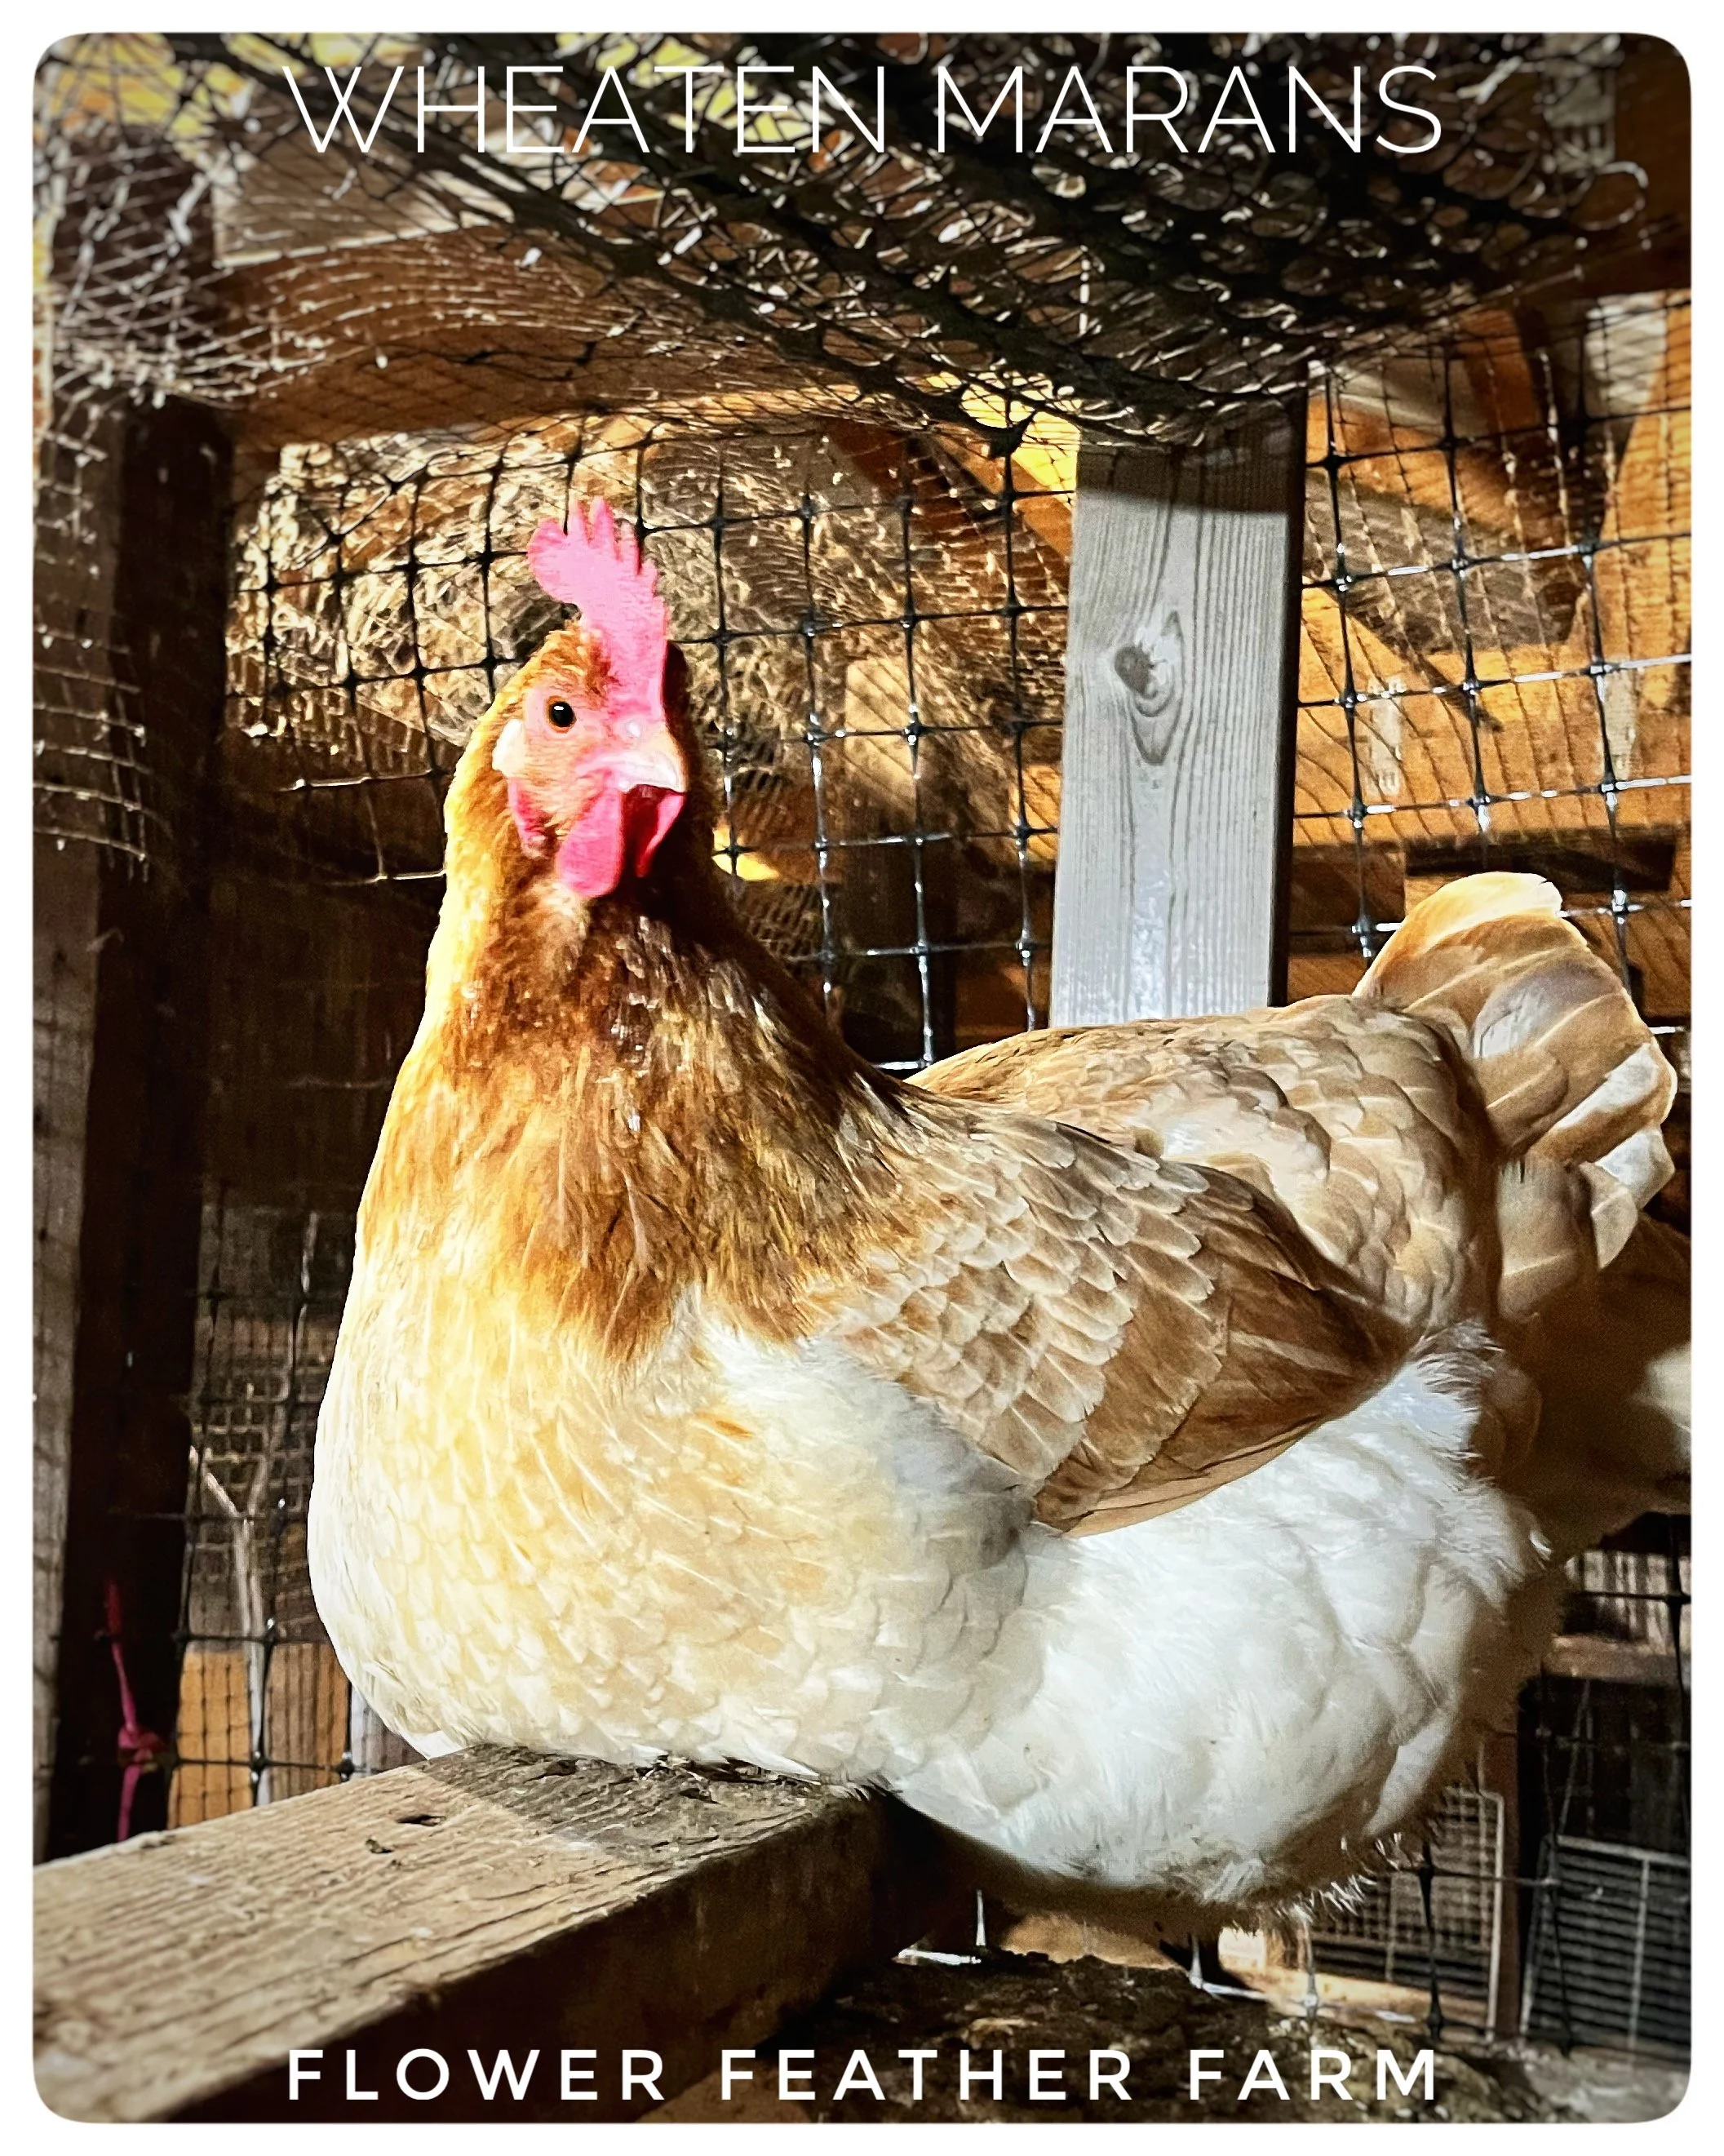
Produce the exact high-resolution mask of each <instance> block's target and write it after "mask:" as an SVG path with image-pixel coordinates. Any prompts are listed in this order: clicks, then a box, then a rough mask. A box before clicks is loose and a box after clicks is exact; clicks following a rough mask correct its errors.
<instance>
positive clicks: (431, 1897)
mask: <svg viewBox="0 0 1724 2156" xmlns="http://www.w3.org/2000/svg"><path fill="white" fill-rule="evenodd" d="M946 1881H947V1874H946V1873H945V1871H944V1870H943V1868H942V1863H941V1861H940V1855H939V1849H938V1844H937V1841H936V1836H935V1834H934V1831H933V1830H932V1829H931V1828H929V1827H928V1826H926V1825H925V1824H924V1823H923V1822H922V1821H921V1820H918V1819H916V1817H915V1815H912V1814H911V1813H908V1812H906V1811H903V1810H902V1809H900V1808H899V1807H898V1806H897V1805H895V1804H892V1803H891V1802H890V1800H887V1799H874V1798H870V1797H866V1796H864V1795H861V1794H858V1793H856V1792H854V1791H848V1790H841V1789H829V1788H826V1787H824V1786H821V1785H819V1784H808V1783H795V1782H784V1781H779V1780H777V1779H773V1778H772V1777H770V1776H765V1775H755V1774H752V1773H747V1772H742V1773H737V1772H732V1771H728V1770H727V1771H725V1772H719V1771H716V1770H711V1771H708V1770H701V1769H696V1768H669V1767H666V1768H656V1769H654V1770H651V1771H649V1772H647V1773H644V1774H637V1773H634V1772H631V1771H629V1770H628V1769H626V1768H618V1767H610V1766H606V1765H604V1764H603V1763H600V1762H598V1761H596V1760H575V1759H547V1758H541V1757H539V1756H537V1755H536V1754H533V1753H526V1752H511V1751H502V1750H497V1749H483V1750H479V1751H475V1752H469V1753H459V1754H456V1755H454V1756H453V1757H451V1758H446V1759H439V1760H435V1761H426V1762H423V1763H420V1764H418V1765H415V1766H412V1767H403V1768H397V1769H396V1770H395V1771H394V1772H393V1773H391V1774H380V1775H377V1776H375V1777H367V1778H365V1779H359V1780H355V1781H351V1782H349V1783H346V1784H344V1785H343V1786H341V1788H339V1789H323V1790H319V1791H316V1793H314V1794H310V1795H308V1796H303V1797H295V1798H291V1799H288V1800H287V1801H285V1803H281V1804H272V1805H269V1806H268V1807H266V1808H265V1809H262V1810H259V1811H254V1812H245V1813H236V1814H234V1815H233V1816H231V1817H229V1818H227V1819H221V1820H210V1821H208V1822H207V1823H205V1824H203V1825H198V1826H192V1827H187V1828H185V1829H183V1830H179V1831H177V1832H174V1833H169V1834H162V1835H148V1836H145V1837H142V1838H141V1839H139V1840H135V1841H131V1842H128V1843H126V1844H124V1845H121V1846H119V1847H115V1848H112V1849H106V1850H100V1851H94V1852H92V1853H90V1854H89V1855H87V1856H79V1857H73V1858H70V1859H68V1860H67V1861H64V1862H62V1863H59V1864H53V1865H49V1866H44V1867H43V1869H42V1870H40V1871H38V1873H37V1875H36V1986H37V2000H36V2028H37V2066H36V2073H37V2086H38V2089H39V2090H40V2091H41V2093H42V2095H43V2097H44V2099H45V2101H46V2102H48V2103H49V2105H50V2106H51V2107H53V2108H54V2110H55V2111H57V2112H60V2113H61V2114H62V2115H63V2116H64V2117H74V2118H80V2119H100V2120H117V2119H163V2118H192V2117H197V2118H218V2117H219V2118H249V2119H259V2118H281V2119H307V2120H309V2119H312V2118H318V2117H324V2118H328V2117H345V2118H362V2119H366V2120H372V2121H374V2120H376V2119H378V2118H387V2117H403V2116H404V2117H417V2118H427V2117H430V2118H463V2117H475V2118H496V2117H499V2116H502V2117H510V2118H544V2117H560V2118H562V2119H565V2120H567V2119H574V2120H578V2121H582V2122H591V2121H592V2120H594V2119H603V2118H623V2117H632V2116H635V2115H637V2114H638V2113H639V2112H642V2111H644V2110H648V2109H650V2108H651V2107H652V2106H653V2104H654V2102H655V2101H659V2102H662V2101H665V2100H668V2099H669V2098H670V2097H672V2096H673V2095H675V2093H676V2092H678V2091H679V2090H680V2089H682V2088H685V2087H689V2086H690V2085H691V2084H692V2083H693V2082H696V2081H698V2080H700V2078H701V2076H703V2075H705V2074H707V2073H709V2072H711V2071H712V2069H713V2068H714V2067H715V2066H716V2065H717V2064H718V2055H719V2051H720V2050H721V2048H722V2047H724V2046H737V2047H741V2046H749V2045H752V2044H754V2043H757V2042H758V2041H759V2040H762V2038H764V2037H765V2036H767V2035H768V2034H770V2032H771V2031H772V2029H773V2028H774V2027H776V2026H777V2024H778V2022H779V2021H780V2020H782V2017H783V2016H784V2015H786V2014H787V2013H789V2012H791V2011H793V2010H797V2009H799V2008H801V2007H803V2006H806V2005H809V2004H810V2003H812V2002H813V2000H814V1999H818V1997H820V1996H821V1995H822V1994H823V1993H824V1992H825V1991H826V1990H827V1989H828V1988H829V1986H830V1984H832V1983H833V1982H834V1980H835V1979H837V1978H839V1976H841V1975H842V1974H844V1973H845V1972H846V1971H848V1970H849V1969H854V1968H857V1967H859V1966H861V1965H862V1964H864V1963H866V1962H868V1961H870V1960H875V1959H878V1958H880V1956H881V1955H883V1954H886V1953H891V1952H892V1951H893V1950H895V1948H899V1947H900V1946H903V1945H905V1944H906V1943H909V1942H910V1941H911V1940H912V1939H914V1938H917V1937H919V1936H921V1934H922V1933H925V1932H926V1930H927V1929H928V1928H929V1926H930V1924H931V1922H936V1921H937V1920H938V1919H940V1918H941V1917H942V1916H944V1915H945V1914H947V1904H948V1902H949V1901H950V1898H951V1894H952V1889H951V1888H950V1887H949V1886H948V1885H947V1883H946ZM624 2046H630V2047H633V2048H634V2050H635V2051H637V2052H642V2051H652V2052H654V2053H656V2054H657V2056H658V2058H659V2062H660V2071H659V2072H658V2074H657V2075H656V2076H655V2077H654V2079H655V2083H656V2095H655V2094H654V2092H653V2091H649V2089H647V2088H646V2087H644V2086H643V2087H637V2088H636V2089H635V2090H634V2092H632V2093H631V2094H630V2095H629V2097H624V2096H623V2092H622V2086H621V2076H620V2071H619V2068H620V2061H621V2054H622V2051H623V2047H624ZM419 2047H424V2048H427V2049H430V2050H434V2051H438V2052H439V2053H440V2054H441V2056H443V2057H444V2058H445V2059H446V2060H447V2061H448V2062H449V2087H448V2090H447V2092H445V2093H444V2095H443V2096H442V2097H439V2099H437V2100H435V2101H433V2102H415V2101H413V2100H412V2099H411V2098H409V2097H407V2096H406V2095H404V2094H403V2092H402V2091H401V2089H400V2088H399V2087H398V2083H397V2076H396V2069H397V2064H398V2061H399V2060H400V2059H401V2058H402V2057H403V2056H404V2055H405V2054H406V2053H407V2052H408V2051H412V2050H414V2049H416V2048H419ZM565 2047H567V2048H571V2049H572V2048H575V2047H588V2048H590V2049H591V2050H593V2051H595V2052H596V2054H597V2056H596V2058H595V2059H592V2060H588V2061H582V2062H581V2063H582V2066H589V2067H592V2068H594V2069H595V2070H596V2079H595V2082H594V2083H593V2084H592V2086H593V2088H594V2091H595V2095H596V2100H595V2101H593V2102H567V2101H564V2100H563V2098H562V2094H561V2085H562V2071H561V2068H562V2061H561V2059H560V2057H559V2053H560V2052H561V2051H562V2049H564V2048H565ZM469 2048H470V2049H471V2050H473V2051H476V2052H477V2053H478V2054H479V2056H480V2061H482V2063H483V2066H484V2067H485V2071H486V2072H487V2073H489V2072H490V2071H492V2068H493V2066H494V2062H495V2055H496V2053H497V2052H498V2051H500V2050H506V2051H511V2054H512V2056H513V2060H514V2062H515V2066H516V2071H519V2070H520V2069H521V2066H522V2065H523V2064H524V2062H525V2060H526V2054H527V2053H528V2052H529V2051H533V2050H535V2049H536V2050H537V2051H538V2052H539V2054H540V2056H539V2060H538V2063H537V2066H536V2068H535V2069H534V2072H533V2075H532V2077H531V2082H529V2084H528V2086H527V2088H526V2094H525V2095H524V2097H522V2098H521V2100H520V2101H519V2102H516V2101H515V2100H514V2099H512V2098H511V2097H510V2096H509V2094H508V2092H507V2084H506V2082H505V2083H504V2084H503V2085H502V2088H501V2093H500V2096H499V2097H498V2099H497V2100H495V2101H494V2102H490V2103H486V2102H484V2101H483V2099H482V2097H481V2096H480V2092H479V2089H478V2087H477V2086H476V2084H475V2076H474V2069H473V2066H472V2064H471V2062H470V2061H469V2057H468V2052H469ZM290 2051H321V2053H322V2056H321V2059H320V2060H314V2061H309V2062H308V2063H310V2064H311V2065H313V2066H316V2067H317V2068H318V2069H319V2071H320V2076H321V2077H320V2079H318V2080H317V2081H316V2082H305V2084H304V2085H303V2086H302V2087H301V2089H300V2095H299V2097H298V2098H297V2100H290V2096H289V2088H288V2071H287V2062H288V2054H289V2052H290ZM350 2051H351V2053H352V2054H353V2067H352V2074H353V2086H354V2087H357V2088H359V2089H374V2090H376V2091H377V2099H376V2101H375V2102H349V2101H348V2100H347V2097H346V2089H347V2087H348V2071H349V2069H348V2061H347V2057H346V2054H347V2053H348V2052H350ZM638 2063H639V2064H642V2065H649V2064H650V2062H649V2061H646V2060H644V2059H642V2060H640V2061H638ZM415 2071H418V2073H419V2074H421V2075H423V2076H424V2079H423V2081H422V2082H421V2086H422V2087H423V2086H425V2085H426V2083H427V2082H428V2081H429V2080H430V2079H431V2078H433V2077H434V2067H432V2066H430V2065H429V2064H428V2062H426V2061H420V2062H419V2065H418V2068H417V2069H413V2068H410V2069H409V2077H410V2078H411V2077H412V2076H413V2073H414V2072H415Z"/></svg>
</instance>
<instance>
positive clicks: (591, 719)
mask: <svg viewBox="0 0 1724 2156" xmlns="http://www.w3.org/2000/svg"><path fill="white" fill-rule="evenodd" d="M528 558H529V560H530V561H531V564H532V568H533V573H534V575H535V576H536V577H537V578H538V580H539V583H541V585H542V586H543V588H544V589H545V590H546V592H548V593H550V594H551V596H552V598H559V599H562V601H564V603H567V604H572V605H576V606H578V607H579V608H580V609H581V619H580V623H579V624H578V626H577V627H576V628H572V629H564V630H561V631H559V632H557V634H554V635H553V636H552V637H551V638H549V639H547V641H546V644H545V646H544V648H543V649H542V650H541V651H540V653H539V654H538V655H537V656H536V658H535V659H534V660H532V661H531V664H530V665H528V666H527V668H526V670H525V671H524V672H523V674H522V675H521V680H520V682H519V684H518V685H517V686H518V689H519V696H518V698H517V699H516V702H517V709H516V714H515V716H512V717H511V718H510V719H509V721H508V722H507V723H506V724H505V726H504V727H503V728H502V731H500V733H499V735H498V737H497V740H496V744H495V748H494V749H493V751H492V755H491V762H492V763H493V765H494V767H495V769H496V770H498V771H499V772H500V773H502V775H503V777H504V778H505V779H506V780H507V782H508V788H509V808H510V813H511V815H512V816H513V817H514V819H515V828H516V832H517V834H519V837H520V840H521V845H522V846H523V847H524V848H525V849H526V851H527V852H528V853H529V854H532V855H550V856H551V857H552V860H554V864H555V868H556V873H557V875H558V876H559V877H560V878H561V880H562V881H563V882H564V883H565V884H566V885H567V886H568V887H569V889H570V890H571V891H573V892H574V893H575V894H576V896H577V897H580V898H583V899H597V898H603V897H605V896H608V894H609V893H610V892H612V891H615V890H616V889H617V888H618V885H620V884H622V883H623V881H624V880H626V879H628V878H629V877H634V878H635V879H637V880H639V878H641V877H643V876H644V875H646V873H647V870H649V867H650V866H651V865H652V860H653V856H654V854H655V853H656V852H657V851H658V850H659V845H660V844H662V843H663V840H664V836H665V834H666V833H667V832H668V831H669V830H670V827H671V825H672V824H674V823H675V821H676V819H677V818H678V816H679V815H680V814H681V813H682V809H683V806H684V803H685V801H686V799H687V798H688V793H689V789H690V783H691V774H690V759H689V756H688V753H687V752H686V751H685V747H683V745H682V743H681V742H680V741H679V740H678V739H677V737H676V734H675V732H674V731H673V730H672V727H671V724H670V719H669V717H668V716H667V714H666V711H665V703H664V670H665V662H666V659H667V656H668V653H669V647H670V633H669V628H668V624H667V621H666V618H665V613H664V601H663V600H662V599H661V598H659V593H658V590H657V580H656V577H655V576H654V570H653V567H652V564H651V563H650V562H644V561H643V560H641V559H640V557H639V553H638V552H637V550H636V547H635V543H634V534H633V532H631V531H618V528H617V526H616V523H615V521H614V520H613V517H612V516H611V512H610V508H609V506H608V504H607V503H605V502H600V503H599V504H598V506H597V507H596V508H595V509H594V510H593V511H592V512H591V513H590V515H589V514H588V513H587V512H585V511H579V510H577V511H576V513H575V515H574V516H573V517H572V519H571V521H570V523H569V526H568V529H567V531H565V530H564V529H563V528H562V526H560V525H557V524H552V523H550V522H548V521H547V522H546V523H544V524H541V526H539V528H538V530H537V531H536V533H535V534H534V535H533V540H532V543H531V547H529V549H528Z"/></svg>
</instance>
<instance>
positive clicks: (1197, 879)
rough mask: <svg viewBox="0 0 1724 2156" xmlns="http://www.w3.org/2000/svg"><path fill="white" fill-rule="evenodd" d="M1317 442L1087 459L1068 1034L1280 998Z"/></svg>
mask: <svg viewBox="0 0 1724 2156" xmlns="http://www.w3.org/2000/svg"><path fill="white" fill-rule="evenodd" d="M1304 439H1305V434H1304V426H1303V415H1302V413H1300V412H1293V413H1289V412H1286V411H1284V410H1282V409H1280V408H1273V409H1271V410H1270V412H1268V413H1266V414H1265V416H1264V417H1262V418H1260V419H1257V420H1255V421H1254V422H1253V423H1250V424H1249V425H1248V426H1247V427H1245V428H1244V429H1241V430H1240V431H1239V432H1238V433H1236V434H1234V435H1232V436H1230V437H1229V439H1225V440H1224V441H1220V442H1218V443H1216V444H1212V445H1208V446H1205V447H1203V448H1202V449H1152V450H1142V449H1130V450H1125V449H1097V448H1090V449H1085V451H1084V452H1083V453H1082V454H1080V458H1079V462H1078V491H1077V500H1076V506H1075V512H1074V519H1073V534H1072V569H1071V612H1070V624H1069V628H1068V631H1067V642H1066V688H1065V698H1066V701H1065V750H1064V774H1065V775H1064V780H1063V784H1062V793H1061V825H1060V869H1059V880H1058V884H1057V886H1056V891H1055V899H1054V980H1053V1022H1054V1024H1056V1025H1072V1024H1106V1023H1108V1022H1111V1021H1115V1020H1118V1019H1134V1018H1164V1017H1181V1016H1188V1015H1193V1014H1203V1013H1206V1012H1212V1011H1234V1010H1242V1009H1249V1008H1250V1007H1252V1006H1253V1005H1255V1004H1263V1003H1266V1002H1268V1001H1270V1000H1271V999H1272V998H1274V997H1275V995H1277V993H1280V980H1281V977H1282V960H1281V957H1280V943H1281V942H1282V940H1283V938H1282V937H1281V934H1280V913H1281V911H1282V906H1283V897H1282V886H1283V878H1284V873H1285V858H1286V854H1287V850H1288V844H1289V834H1290V822H1289V814H1290V794H1289V776H1290V764H1291V750H1290V731H1291V717H1292V710H1293V701H1294V694H1295V687H1294V685H1295V680H1296V656H1297V648H1298V647H1297V624H1298V608H1297V601H1298V582H1297V579H1298V561H1299V553H1298V547H1297V543H1296V538H1297V533H1298V531H1299V529H1300V521H1299V520H1300V516H1301V489H1302V484H1303V450H1304Z"/></svg>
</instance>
